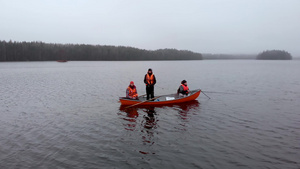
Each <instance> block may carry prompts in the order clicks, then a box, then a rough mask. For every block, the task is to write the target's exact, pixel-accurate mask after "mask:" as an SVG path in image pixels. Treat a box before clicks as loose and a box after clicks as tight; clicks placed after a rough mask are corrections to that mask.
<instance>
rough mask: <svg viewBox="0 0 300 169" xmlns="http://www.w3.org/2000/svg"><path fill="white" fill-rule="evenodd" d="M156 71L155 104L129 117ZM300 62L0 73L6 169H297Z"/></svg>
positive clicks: (37, 65)
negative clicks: (163, 102)
mask: <svg viewBox="0 0 300 169" xmlns="http://www.w3.org/2000/svg"><path fill="white" fill-rule="evenodd" d="M149 67H151V68H152V69H153V72H154V74H155V75H156V78H157V85H156V87H155V95H162V94H169V93H174V92H176V90H177V88H178V86H179V84H180V81H181V80H183V79H186V80H187V81H188V84H189V87H190V88H191V89H198V88H201V89H202V90H203V91H204V92H205V94H207V95H208V96H209V97H211V99H208V98H207V97H206V96H205V95H203V94H201V95H200V97H199V98H198V99H197V100H196V101H194V102H190V103H187V104H182V105H173V106H163V107H138V108H131V109H124V108H123V107H120V103H119V102H118V97H119V96H124V95H125V89H126V87H127V86H128V84H129V82H130V81H131V80H133V81H134V82H135V84H136V86H137V89H138V92H139V94H140V95H142V94H144V93H145V86H144V84H143V78H144V75H145V73H146V71H147V69H148V68H149ZM299 101H300V61H256V60H252V61H244V60H243V61H219V60H215V61H149V62H67V63H58V62H12V63H0V108H1V109H0V116H1V118H0V128H1V131H0V168H8V169H9V168H51V169H52V168H205V169H207V168H231V169H232V168H272V169H276V168H278V169H282V168H285V169H288V168H291V169H292V168H295V169H296V168H300V160H299V159H300V107H299V103H300V102H299Z"/></svg>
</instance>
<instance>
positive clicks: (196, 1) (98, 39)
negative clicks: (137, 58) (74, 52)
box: [0, 0, 300, 57]
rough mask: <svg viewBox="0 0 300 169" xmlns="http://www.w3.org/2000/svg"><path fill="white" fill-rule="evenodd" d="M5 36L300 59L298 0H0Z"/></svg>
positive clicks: (2, 36)
mask: <svg viewBox="0 0 300 169" xmlns="http://www.w3.org/2000/svg"><path fill="white" fill-rule="evenodd" d="M0 23H1V24H0V40H5V41H9V40H12V41H42V42H46V43H76V44H77V43H79V44H99V45H114V46H131V47H136V48H141V49H150V50H155V49H164V48H176V49H179V50H191V51H194V52H200V53H226V54H258V53H260V52H262V51H264V50H272V49H276V50H286V51H287V52H290V53H291V54H292V55H293V56H294V57H295V56H300V0H105V1H104V0H0Z"/></svg>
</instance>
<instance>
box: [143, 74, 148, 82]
mask: <svg viewBox="0 0 300 169" xmlns="http://www.w3.org/2000/svg"><path fill="white" fill-rule="evenodd" d="M146 76H147V74H146V75H145V77H144V83H145V84H147V83H148V82H147V78H146Z"/></svg>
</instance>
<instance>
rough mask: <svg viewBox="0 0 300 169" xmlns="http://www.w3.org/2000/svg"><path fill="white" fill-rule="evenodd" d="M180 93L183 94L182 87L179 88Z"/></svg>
mask: <svg viewBox="0 0 300 169" xmlns="http://www.w3.org/2000/svg"><path fill="white" fill-rule="evenodd" d="M179 93H183V87H182V86H181V85H180V86H179Z"/></svg>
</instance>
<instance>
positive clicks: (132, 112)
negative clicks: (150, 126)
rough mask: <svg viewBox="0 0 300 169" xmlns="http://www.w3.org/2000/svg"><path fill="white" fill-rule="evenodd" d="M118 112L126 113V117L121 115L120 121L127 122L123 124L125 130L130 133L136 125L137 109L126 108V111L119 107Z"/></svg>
mask: <svg viewBox="0 0 300 169" xmlns="http://www.w3.org/2000/svg"><path fill="white" fill-rule="evenodd" d="M120 110H121V111H123V112H126V116H124V115H123V117H122V119H123V120H125V121H126V122H127V123H125V124H124V126H125V129H126V130H131V131H133V130H135V128H136V125H137V122H136V119H137V118H138V116H139V113H138V111H137V109H136V108H135V107H132V108H128V109H125V108H124V107H123V108H121V107H120ZM120 115H122V114H120Z"/></svg>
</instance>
